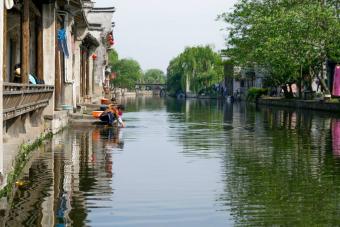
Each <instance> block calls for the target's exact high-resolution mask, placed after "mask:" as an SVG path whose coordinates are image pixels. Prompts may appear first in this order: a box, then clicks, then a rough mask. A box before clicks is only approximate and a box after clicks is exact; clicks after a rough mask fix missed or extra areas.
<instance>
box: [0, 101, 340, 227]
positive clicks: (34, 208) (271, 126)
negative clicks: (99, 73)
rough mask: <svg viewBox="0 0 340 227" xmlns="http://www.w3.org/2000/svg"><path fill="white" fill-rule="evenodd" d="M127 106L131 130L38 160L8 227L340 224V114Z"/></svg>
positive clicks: (99, 130) (44, 152) (203, 105)
mask: <svg viewBox="0 0 340 227" xmlns="http://www.w3.org/2000/svg"><path fill="white" fill-rule="evenodd" d="M123 102H125V104H126V105H127V108H128V109H127V110H128V111H127V112H128V113H126V114H124V115H125V116H124V117H125V119H126V121H127V123H128V126H129V127H128V128H125V129H123V130H119V129H117V128H110V127H91V128H76V129H70V130H66V131H64V132H63V133H62V134H60V135H58V136H57V137H55V138H54V139H53V141H51V142H50V143H47V144H46V145H45V146H44V147H42V148H41V149H40V150H39V151H38V152H36V153H35V155H34V157H33V158H32V161H31V162H30V163H29V164H28V166H27V168H26V169H25V171H24V173H23V175H22V179H24V180H25V181H27V182H29V184H27V187H23V188H21V189H17V190H16V191H15V195H13V197H12V199H11V200H10V204H11V205H10V209H8V210H6V212H5V214H3V218H0V226H1V224H2V225H4V226H54V225H58V226H101V225H102V226H105V225H106V226H112V225H115V226H148V227H149V226H230V225H235V226H248V225H249V226H273V225H278V226H297V225H301V226H313V225H329V226H336V225H338V223H340V215H339V213H340V206H339V204H340V159H339V157H340V142H339V138H340V118H339V117H338V116H337V115H331V116H330V115H329V114H328V113H322V112H313V111H295V110H292V109H282V108H267V107H256V106H254V105H245V104H228V103H224V102H218V101H213V100H199V101H195V100H188V101H176V100H172V99H169V100H164V99H157V98H156V99H145V98H141V99H137V100H133V99H126V100H123ZM122 131H124V135H125V134H126V136H124V137H123V136H122ZM123 138H124V139H123Z"/></svg>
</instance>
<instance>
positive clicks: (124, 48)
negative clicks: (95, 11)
mask: <svg viewBox="0 0 340 227" xmlns="http://www.w3.org/2000/svg"><path fill="white" fill-rule="evenodd" d="M95 1H96V7H101V6H112V5H113V6H115V7H116V12H115V14H114V22H115V23H116V27H115V29H114V34H115V35H114V37H115V42H116V44H115V48H116V50H117V51H118V53H119V57H120V58H133V59H135V60H137V61H138V62H139V63H140V64H141V67H142V69H143V70H147V69H150V68H159V69H161V70H164V71H166V68H167V67H168V64H169V61H170V60H171V59H172V58H174V57H176V56H177V55H178V54H180V53H181V52H182V51H183V50H184V48H185V47H187V46H193V45H206V44H209V45H213V46H215V50H220V49H222V48H223V47H224V36H225V33H223V32H222V31H221V28H223V27H224V25H223V24H222V23H221V22H217V21H216V20H215V19H216V17H217V15H218V14H220V13H222V12H225V11H228V10H230V9H231V8H232V6H233V5H234V4H235V3H236V1H237V0H95Z"/></svg>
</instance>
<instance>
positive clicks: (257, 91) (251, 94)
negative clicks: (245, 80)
mask: <svg viewBox="0 0 340 227" xmlns="http://www.w3.org/2000/svg"><path fill="white" fill-rule="evenodd" d="M267 93H268V89H266V88H256V87H252V88H250V89H248V93H247V101H251V102H254V101H256V100H257V99H258V98H260V97H261V96H262V95H266V94H267Z"/></svg>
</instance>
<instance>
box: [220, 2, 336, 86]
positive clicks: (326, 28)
mask: <svg viewBox="0 0 340 227" xmlns="http://www.w3.org/2000/svg"><path fill="white" fill-rule="evenodd" d="M327 2H328V1H327ZM338 12H339V11H338V10H336V3H334V2H332V1H329V2H328V3H327V4H326V3H324V2H323V1H322V2H321V3H320V1H319V0H309V1H299V0H292V1H288V0H284V1H281V0H261V1H259V0H242V1H240V2H239V3H238V4H236V5H235V9H234V11H233V12H231V13H225V14H222V15H220V16H219V18H220V19H221V20H223V21H224V22H226V23H228V24H229V25H230V26H229V27H228V30H229V36H228V40H227V45H228V48H227V50H226V54H227V55H228V56H229V57H230V58H231V59H232V60H233V61H234V62H235V63H236V64H237V65H239V66H258V67H261V68H264V69H266V70H267V71H268V72H270V73H269V77H270V78H267V81H270V82H271V84H272V85H274V86H280V85H285V84H289V83H294V82H297V81H298V80H302V79H303V78H302V77H305V76H308V77H311V76H315V75H318V74H319V72H320V71H321V70H322V64H323V63H324V62H325V61H326V60H327V59H331V60H333V61H340V48H339V45H340V44H339V41H340V23H339V15H338ZM301 74H303V75H301Z"/></svg>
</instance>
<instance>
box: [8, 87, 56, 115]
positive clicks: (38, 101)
mask: <svg viewBox="0 0 340 227" xmlns="http://www.w3.org/2000/svg"><path fill="white" fill-rule="evenodd" d="M3 88H4V89H3V120H4V121H6V120H9V119H12V118H15V117H17V116H20V115H23V114H25V113H29V112H32V111H34V110H37V109H40V108H44V107H46V106H47V105H48V102H49V100H50V99H51V97H52V95H53V91H54V86H51V85H44V84H39V85H32V84H17V83H4V85H3Z"/></svg>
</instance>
